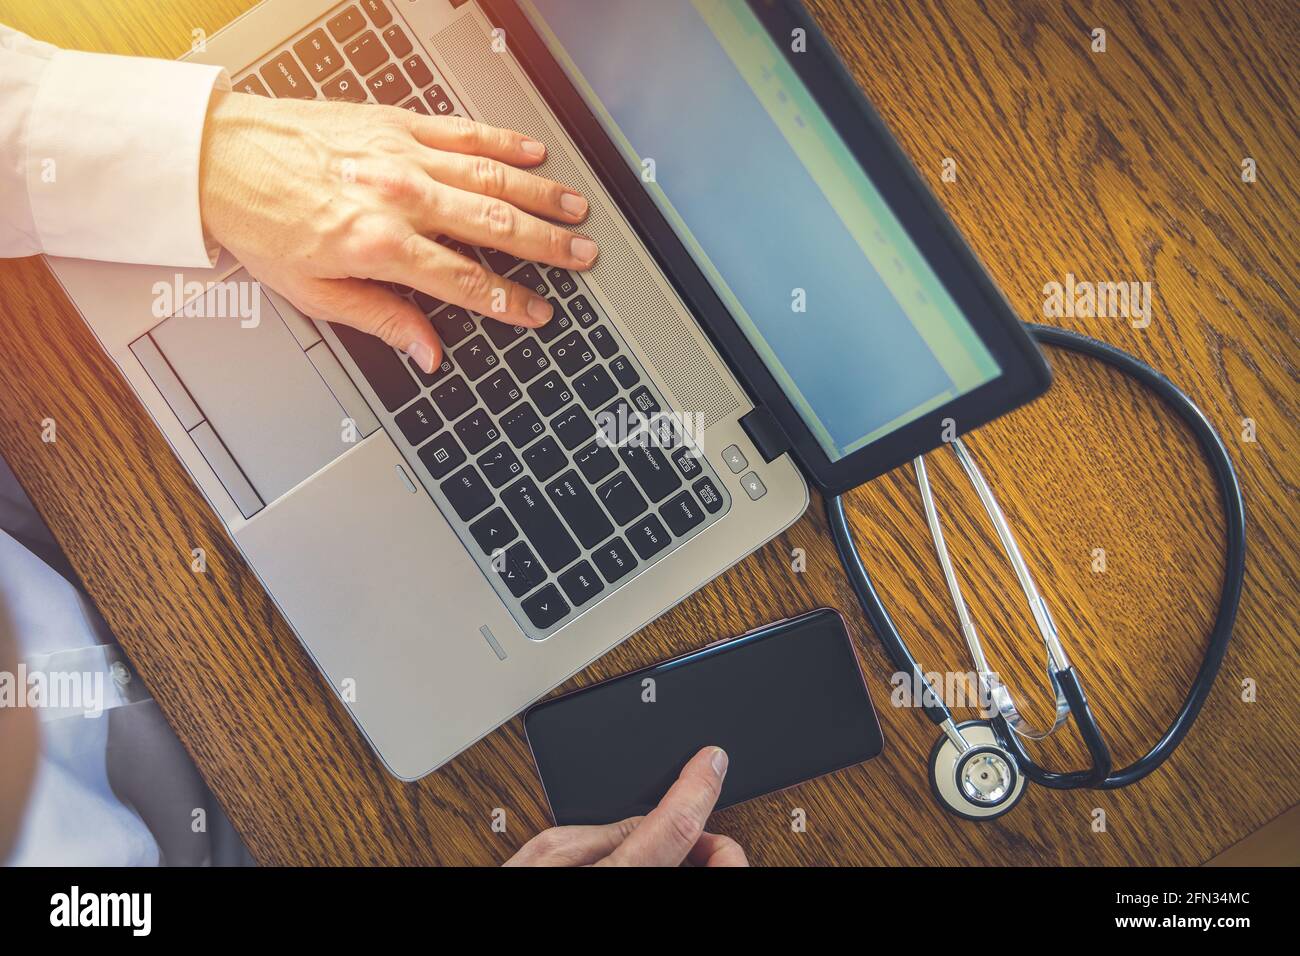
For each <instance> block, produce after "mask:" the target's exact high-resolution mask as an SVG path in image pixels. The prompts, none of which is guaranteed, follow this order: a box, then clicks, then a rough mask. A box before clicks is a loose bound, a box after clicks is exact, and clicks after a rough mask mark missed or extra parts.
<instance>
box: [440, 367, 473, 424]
mask: <svg viewBox="0 0 1300 956" xmlns="http://www.w3.org/2000/svg"><path fill="white" fill-rule="evenodd" d="M433 402H434V404H435V405H437V406H438V411H440V412H442V417H443V418H445V419H447V421H449V422H454V421H455V420H456V419H458V418H460V416H462V415H464V414H465V413H466V412H467V411H469V410H470V409H471V408H473V407H474V393H473V392H471V391H470V389H469V386H468V385H466V384H465V380H464V379H463V378H461V377H460V376H459V375H453V376H452V377H451V378H449V379H447V380H446V381H445V382H443V383H442V384H441V385H438V386H437V387H435V388H434V390H433Z"/></svg>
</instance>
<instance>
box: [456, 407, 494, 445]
mask: <svg viewBox="0 0 1300 956" xmlns="http://www.w3.org/2000/svg"><path fill="white" fill-rule="evenodd" d="M455 431H456V434H457V435H458V436H460V440H461V442H462V443H463V444H464V445H465V450H466V451H468V452H469V453H470V454H471V455H477V454H478V453H479V452H481V451H482V450H483V449H484V448H486V447H487V446H488V445H490V444H492V443H493V442H494V441H496V440H497V439H498V438H500V437H501V432H499V431H498V430H497V427H496V425H494V424H492V419H491V418H489V417H488V413H487V412H485V411H483V409H481V408H478V409H475V410H474V413H473V414H472V415H466V416H465V417H464V418H462V419H461V420H460V421H458V422H457V423H456V426H455Z"/></svg>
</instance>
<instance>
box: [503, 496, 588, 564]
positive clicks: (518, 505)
mask: <svg viewBox="0 0 1300 956" xmlns="http://www.w3.org/2000/svg"><path fill="white" fill-rule="evenodd" d="M489 494H491V492H489ZM501 503H502V504H503V505H505V506H506V510H507V511H509V512H510V516H511V517H512V518H514V519H515V524H517V525H518V526H519V530H520V531H522V532H523V535H524V537H525V538H527V539H528V543H529V544H530V545H532V546H533V547H534V548H536V549H537V554H538V555H539V556H540V557H541V559H542V562H543V563H544V564H545V565H546V566H547V567H548V568H550V569H551V570H552V571H558V570H560V568H563V567H564V566H565V565H567V564H568V563H569V562H571V561H572V560H573V559H574V558H576V557H577V556H578V553H579V552H578V546H577V545H576V544H575V543H574V541H573V537H572V536H571V535H570V534H569V531H568V529H567V528H565V527H564V524H563V522H561V521H560V519H559V516H557V515H556V513H555V509H554V508H552V507H551V506H550V504H549V503H548V502H547V500H546V498H545V497H543V495H542V492H541V489H539V488H538V487H537V482H535V481H533V479H531V478H529V477H527V476H525V477H523V478H520V479H519V480H518V481H516V482H515V483H514V484H513V485H511V486H510V487H509V488H507V489H506V490H505V491H503V492H501Z"/></svg>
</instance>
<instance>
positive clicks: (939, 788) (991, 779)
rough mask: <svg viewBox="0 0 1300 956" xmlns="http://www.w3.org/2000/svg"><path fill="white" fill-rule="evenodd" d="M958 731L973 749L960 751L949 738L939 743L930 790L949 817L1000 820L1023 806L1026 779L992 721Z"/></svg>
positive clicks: (934, 752) (934, 751) (974, 722)
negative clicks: (1015, 807)
mask: <svg viewBox="0 0 1300 956" xmlns="http://www.w3.org/2000/svg"><path fill="white" fill-rule="evenodd" d="M957 730H959V731H960V732H961V736H962V737H963V738H965V740H966V742H967V743H968V744H969V745H970V746H969V747H968V748H967V749H966V750H964V751H963V750H961V749H959V748H958V746H957V744H956V743H954V742H953V740H952V739H951V737H949V735H947V734H944V735H942V736H940V737H939V739H938V740H937V741H935V744H934V747H933V749H931V751H930V789H931V790H933V791H934V795H935V797H937V798H938V800H939V803H940V805H941V806H942V807H943V808H944V809H945V810H947V811H948V812H949V813H953V814H956V815H957V816H959V817H962V818H963V819H966V820H993V819H996V818H997V817H1000V816H1002V814H1004V813H1006V812H1007V811H1008V810H1010V809H1011V808H1012V807H1014V806H1015V805H1016V804H1017V803H1019V802H1020V798H1021V797H1022V796H1024V793H1025V778H1024V777H1023V776H1022V775H1021V774H1020V772H1019V771H1018V770H1017V768H1016V761H1015V758H1014V757H1012V756H1011V754H1010V753H1009V752H1008V751H1007V750H1006V748H1004V747H1003V746H1002V745H1001V743H999V741H998V737H997V734H996V733H994V731H993V725H992V724H990V723H989V722H988V721H986V720H968V721H966V722H965V723H961V724H958V725H957Z"/></svg>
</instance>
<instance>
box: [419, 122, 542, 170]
mask: <svg viewBox="0 0 1300 956" xmlns="http://www.w3.org/2000/svg"><path fill="white" fill-rule="evenodd" d="M406 112H407V113H408V118H407V122H408V123H409V124H410V125H409V127H408V128H409V129H410V131H411V135H413V136H414V137H415V138H416V140H417V141H418V142H419V143H420V144H421V145H424V146H428V147H429V148H430V149H445V150H447V151H448V152H451V153H470V154H473V155H475V156H488V157H490V158H492V159H499V160H501V162H503V163H511V164H512V165H515V166H536V165H537V164H538V163H540V162H541V161H542V160H543V159H545V158H546V147H545V146H543V145H542V144H541V143H539V142H537V140H535V139H529V138H528V137H527V136H525V135H524V134H523V133H516V132H515V131H514V130H511V129H499V128H498V127H495V126H488V125H486V124H485V123H476V122H474V121H473V120H471V119H466V118H465V117H463V116H423V115H421V114H419V113H411V112H410V111H409V110H408V111H406Z"/></svg>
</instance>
